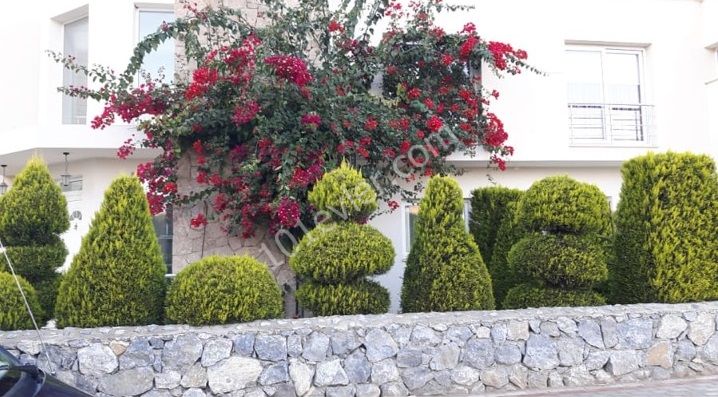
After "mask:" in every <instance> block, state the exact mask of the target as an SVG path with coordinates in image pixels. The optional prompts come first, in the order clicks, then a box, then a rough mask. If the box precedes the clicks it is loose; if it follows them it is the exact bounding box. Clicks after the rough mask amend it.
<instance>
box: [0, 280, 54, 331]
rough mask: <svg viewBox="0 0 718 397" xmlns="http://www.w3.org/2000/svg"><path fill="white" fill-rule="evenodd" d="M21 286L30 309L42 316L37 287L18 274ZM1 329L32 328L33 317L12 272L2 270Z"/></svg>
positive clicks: (0, 283) (0, 287)
mask: <svg viewBox="0 0 718 397" xmlns="http://www.w3.org/2000/svg"><path fill="white" fill-rule="evenodd" d="M18 279H19V281H20V286H21V287H22V289H23V291H24V292H25V297H27V301H28V303H29V304H30V309H32V312H33V313H34V314H35V316H36V318H37V316H40V317H41V316H42V315H43V312H42V308H41V307H40V302H39V301H38V299H37V294H36V293H35V289H34V288H33V287H32V285H30V283H28V282H27V280H25V279H24V278H22V277H21V276H18ZM0 308H2V309H1V310H0V330H2V331H12V330H16V329H30V328H32V326H33V325H32V319H31V318H30V315H29V314H28V312H27V308H26V307H25V302H24V301H23V300H22V295H20V291H19V290H18V288H17V283H16V282H15V279H14V278H13V276H12V274H10V273H6V272H0Z"/></svg>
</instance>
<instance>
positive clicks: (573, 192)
mask: <svg viewBox="0 0 718 397" xmlns="http://www.w3.org/2000/svg"><path fill="white" fill-rule="evenodd" d="M517 211H518V217H519V219H520V221H521V223H522V224H523V226H524V228H525V229H526V230H534V231H544V232H550V233H587V232H595V233H600V234H604V235H608V234H610V233H611V229H612V225H611V207H610V205H609V203H608V200H606V195H605V194H603V192H602V191H601V189H599V188H598V187H597V186H595V185H591V184H588V183H581V182H578V181H576V180H574V179H571V178H569V177H567V176H552V177H548V178H544V179H542V180H540V181H538V182H535V183H534V184H533V185H531V188H530V189H529V190H528V191H526V193H525V194H524V195H523V197H522V198H521V200H520V201H519V205H518V208H517Z"/></svg>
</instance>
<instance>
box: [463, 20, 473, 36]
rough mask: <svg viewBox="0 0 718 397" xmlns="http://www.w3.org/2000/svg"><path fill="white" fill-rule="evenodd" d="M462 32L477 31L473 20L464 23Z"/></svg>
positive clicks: (471, 32)
mask: <svg viewBox="0 0 718 397" xmlns="http://www.w3.org/2000/svg"><path fill="white" fill-rule="evenodd" d="M461 33H468V34H474V33H476V25H474V24H473V23H472V22H469V23H467V24H466V25H464V28H463V29H462V30H461Z"/></svg>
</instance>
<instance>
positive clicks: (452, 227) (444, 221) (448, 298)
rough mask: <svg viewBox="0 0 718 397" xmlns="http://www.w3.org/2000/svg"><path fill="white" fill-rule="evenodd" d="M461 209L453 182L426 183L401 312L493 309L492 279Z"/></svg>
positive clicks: (446, 179) (439, 179) (437, 179)
mask: <svg viewBox="0 0 718 397" xmlns="http://www.w3.org/2000/svg"><path fill="white" fill-rule="evenodd" d="M463 205H464V201H463V198H462V194H461V188H460V187H459V184H458V183H457V182H456V181H455V180H453V179H452V178H449V177H441V176H436V177H433V178H431V179H430V180H429V184H428V186H427V188H426V190H425V193H424V198H423V199H422V200H421V203H420V204H419V214H418V219H417V223H416V240H415V241H414V245H413V246H412V247H411V251H410V253H409V257H408V258H407V263H406V269H405V272H404V284H403V285H402V292H401V306H402V310H403V311H404V312H417V311H455V310H481V309H493V308H494V295H493V291H492V287H491V278H490V277H489V273H488V270H487V269H486V265H485V264H484V262H483V260H482V258H481V253H480V252H479V249H478V247H477V245H476V243H475V242H474V240H473V237H472V236H471V235H470V234H469V232H467V231H466V229H465V227H464V221H463V219H462V213H463Z"/></svg>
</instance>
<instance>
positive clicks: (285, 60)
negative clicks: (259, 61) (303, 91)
mask: <svg viewBox="0 0 718 397" xmlns="http://www.w3.org/2000/svg"><path fill="white" fill-rule="evenodd" d="M264 62H265V63H266V64H267V65H270V66H272V67H273V68H274V73H275V74H276V75H277V77H280V78H283V79H287V80H289V81H291V82H293V83H294V84H296V85H297V86H299V87H304V86H305V85H307V84H309V83H310V82H311V81H312V75H311V74H310V73H309V70H308V68H307V64H306V63H305V62H304V61H303V60H301V59H299V58H297V57H295V56H291V55H273V56H271V57H267V58H264Z"/></svg>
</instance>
